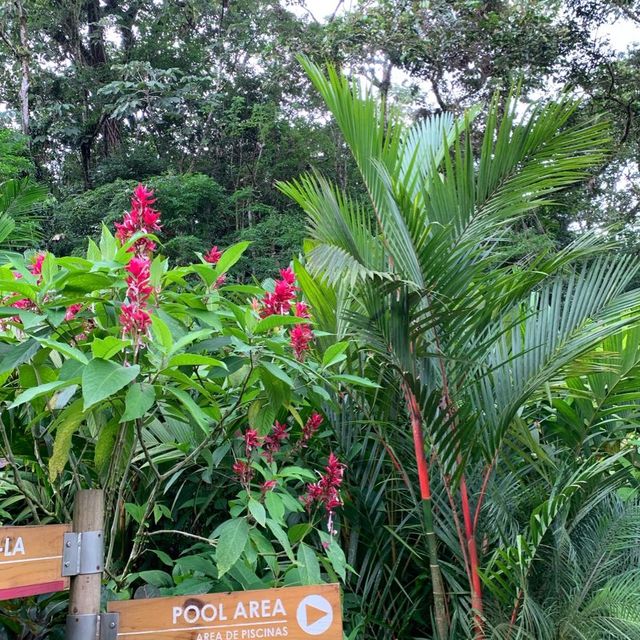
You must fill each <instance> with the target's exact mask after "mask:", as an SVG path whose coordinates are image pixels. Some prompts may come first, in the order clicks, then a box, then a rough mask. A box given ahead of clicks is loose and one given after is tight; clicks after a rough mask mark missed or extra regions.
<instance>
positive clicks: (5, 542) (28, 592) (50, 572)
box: [0, 524, 71, 600]
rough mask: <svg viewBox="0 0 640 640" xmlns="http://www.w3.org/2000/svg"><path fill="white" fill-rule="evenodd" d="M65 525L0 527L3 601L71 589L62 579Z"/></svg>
mask: <svg viewBox="0 0 640 640" xmlns="http://www.w3.org/2000/svg"><path fill="white" fill-rule="evenodd" d="M69 531H71V526H70V525H66V524H51V525H43V526H36V527H0V600H9V599H10V598H25V597H27V596H35V595H39V594H41V593H50V592H53V591H63V590H65V589H68V588H69V578H63V577H62V551H63V546H64V542H63V539H64V534H65V533H68V532H69Z"/></svg>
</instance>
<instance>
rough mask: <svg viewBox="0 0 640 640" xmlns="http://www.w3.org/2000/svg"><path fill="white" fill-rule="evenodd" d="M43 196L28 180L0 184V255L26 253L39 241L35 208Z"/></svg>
mask: <svg viewBox="0 0 640 640" xmlns="http://www.w3.org/2000/svg"><path fill="white" fill-rule="evenodd" d="M46 196H47V189H46V187H42V186H40V185H38V184H36V183H34V182H33V181H31V180H30V179H29V178H22V179H13V180H6V181H5V182H2V183H0V251H2V252H5V251H8V250H16V249H26V248H29V247H32V246H34V245H35V244H36V243H37V242H38V240H39V239H40V231H39V216H38V214H37V209H38V206H39V205H40V204H41V203H42V201H43V200H44V199H45V198H46Z"/></svg>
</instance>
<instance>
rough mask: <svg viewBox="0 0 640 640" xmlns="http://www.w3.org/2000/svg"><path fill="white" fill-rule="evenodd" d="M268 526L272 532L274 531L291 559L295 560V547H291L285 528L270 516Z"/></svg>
mask: <svg viewBox="0 0 640 640" xmlns="http://www.w3.org/2000/svg"><path fill="white" fill-rule="evenodd" d="M267 527H269V529H270V530H271V533H273V535H274V536H275V538H276V540H277V541H278V542H279V543H280V545H281V546H282V548H283V549H284V552H285V553H286V554H287V557H288V558H289V560H291V562H293V549H291V544H290V543H289V538H288V537H287V534H286V533H285V532H284V529H283V528H282V527H281V526H280V525H279V524H278V523H277V522H276V521H275V520H271V519H270V518H267Z"/></svg>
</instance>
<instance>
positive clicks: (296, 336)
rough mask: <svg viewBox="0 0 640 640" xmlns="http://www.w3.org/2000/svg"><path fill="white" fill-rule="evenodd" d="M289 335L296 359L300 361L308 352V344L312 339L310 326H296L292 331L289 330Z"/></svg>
mask: <svg viewBox="0 0 640 640" xmlns="http://www.w3.org/2000/svg"><path fill="white" fill-rule="evenodd" d="M289 335H290V338H291V346H292V347H293V351H294V353H295V355H296V359H298V360H300V361H302V360H303V359H304V354H305V352H306V351H308V350H309V344H310V343H311V341H312V340H313V338H314V335H313V331H312V330H311V325H308V324H297V325H295V326H294V327H293V329H291V333H290V334H289Z"/></svg>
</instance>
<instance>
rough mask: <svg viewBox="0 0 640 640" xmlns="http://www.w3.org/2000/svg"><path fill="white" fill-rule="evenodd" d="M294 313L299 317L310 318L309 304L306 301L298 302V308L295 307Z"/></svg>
mask: <svg viewBox="0 0 640 640" xmlns="http://www.w3.org/2000/svg"><path fill="white" fill-rule="evenodd" d="M293 313H294V315H295V316H297V317H298V318H310V317H311V314H310V313H309V305H308V304H307V303H306V302H296V308H295V309H294V312H293Z"/></svg>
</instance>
